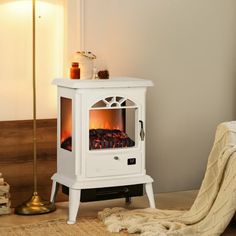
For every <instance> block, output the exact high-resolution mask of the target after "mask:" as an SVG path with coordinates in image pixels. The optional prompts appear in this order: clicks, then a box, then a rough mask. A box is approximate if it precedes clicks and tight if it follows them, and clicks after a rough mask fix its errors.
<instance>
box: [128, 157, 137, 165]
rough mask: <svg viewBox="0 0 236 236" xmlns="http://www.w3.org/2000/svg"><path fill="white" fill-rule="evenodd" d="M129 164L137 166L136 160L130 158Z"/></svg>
mask: <svg viewBox="0 0 236 236" xmlns="http://www.w3.org/2000/svg"><path fill="white" fill-rule="evenodd" d="M127 162H128V165H135V164H136V158H129V159H128V160H127Z"/></svg>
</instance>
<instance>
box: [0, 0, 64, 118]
mask: <svg viewBox="0 0 236 236" xmlns="http://www.w3.org/2000/svg"><path fill="white" fill-rule="evenodd" d="M36 2H37V4H36V80H37V117H38V118H52V117H55V116H56V88H55V87H54V86H52V85H51V82H52V79H53V78H54V77H58V76H59V75H60V76H61V74H62V73H63V44H64V40H63V30H64V27H63V22H64V9H63V5H64V0H43V1H36ZM0 35H1V43H0V52H1V53H0V65H1V66H0V82H1V86H0V120H1V121H2V120H25V119H31V118H32V110H33V108H32V106H33V105H32V7H31V1H28V0H27V1H13V0H1V1H0Z"/></svg>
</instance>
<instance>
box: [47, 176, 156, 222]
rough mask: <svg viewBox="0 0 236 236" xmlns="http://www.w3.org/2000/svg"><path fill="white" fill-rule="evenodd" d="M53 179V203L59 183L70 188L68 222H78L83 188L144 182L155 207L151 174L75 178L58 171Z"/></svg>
mask: <svg viewBox="0 0 236 236" xmlns="http://www.w3.org/2000/svg"><path fill="white" fill-rule="evenodd" d="M52 180H53V184H52V192H51V198H50V201H51V202H52V203H54V202H55V199H56V194H57V191H58V187H59V184H62V185H64V186H66V187H68V188H69V220H68V221H67V223H68V224H74V223H75V222H76V216H77V213H78V209H79V205H80V201H81V190H82V189H94V188H106V187H118V186H127V185H137V184H144V185H145V189H146V194H147V197H148V200H149V205H150V208H155V201H154V194H153V189H152V182H153V179H152V178H151V177H150V176H149V175H134V176H119V177H110V178H96V179H88V178H86V179H82V178H81V179H77V180H75V179H71V178H68V177H65V176H62V175H60V174H58V173H56V174H54V175H53V176H52Z"/></svg>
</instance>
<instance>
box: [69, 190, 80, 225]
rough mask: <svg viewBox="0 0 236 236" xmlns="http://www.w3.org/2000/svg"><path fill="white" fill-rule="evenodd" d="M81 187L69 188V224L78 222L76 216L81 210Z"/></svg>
mask: <svg viewBox="0 0 236 236" xmlns="http://www.w3.org/2000/svg"><path fill="white" fill-rule="evenodd" d="M80 193H81V190H80V189H72V188H70V190H69V220H68V221H67V224H69V225H72V224H75V222H76V216H77V213H78V210H79V204H80Z"/></svg>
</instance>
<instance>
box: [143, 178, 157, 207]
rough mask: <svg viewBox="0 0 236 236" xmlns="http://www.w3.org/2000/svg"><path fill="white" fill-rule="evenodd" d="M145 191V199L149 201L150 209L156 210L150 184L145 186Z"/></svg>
mask: <svg viewBox="0 0 236 236" xmlns="http://www.w3.org/2000/svg"><path fill="white" fill-rule="evenodd" d="M145 189H146V193H147V197H148V200H149V205H150V208H156V206H155V200H154V194H153V189H152V183H146V184H145Z"/></svg>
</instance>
